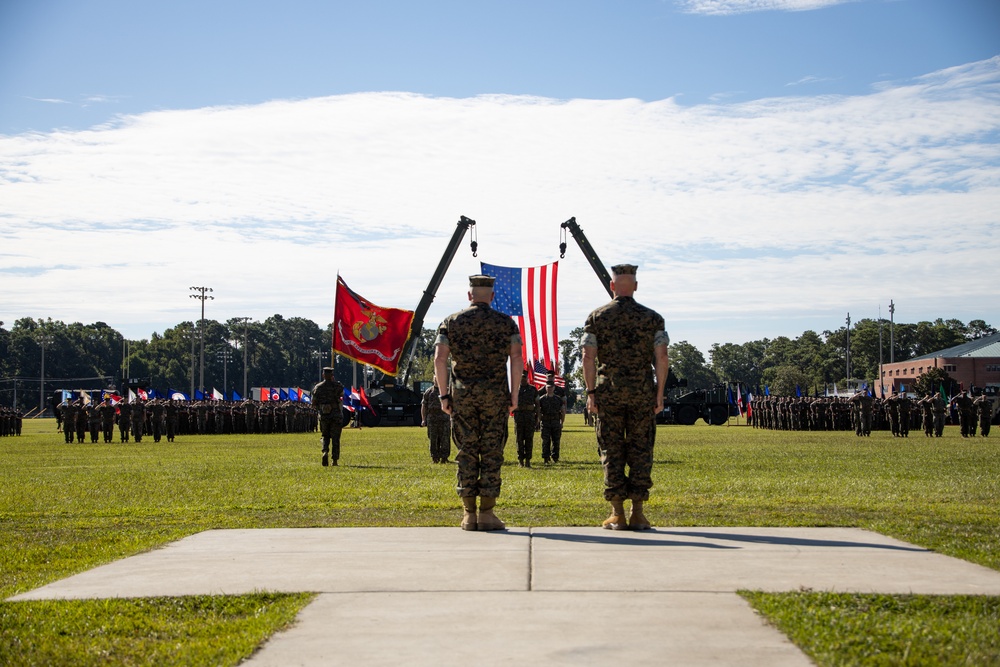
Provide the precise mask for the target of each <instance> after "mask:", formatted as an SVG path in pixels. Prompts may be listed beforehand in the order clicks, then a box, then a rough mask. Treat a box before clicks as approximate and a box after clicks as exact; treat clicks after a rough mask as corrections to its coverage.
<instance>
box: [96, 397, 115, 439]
mask: <svg viewBox="0 0 1000 667" xmlns="http://www.w3.org/2000/svg"><path fill="white" fill-rule="evenodd" d="M97 409H98V411H99V412H100V414H101V431H102V432H103V434H104V442H111V441H112V440H113V439H114V435H115V406H113V405H111V399H110V398H106V399H104V400H103V401H102V402H101V405H100V406H99V407H98V408H97Z"/></svg>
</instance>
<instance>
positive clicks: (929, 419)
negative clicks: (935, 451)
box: [917, 395, 934, 438]
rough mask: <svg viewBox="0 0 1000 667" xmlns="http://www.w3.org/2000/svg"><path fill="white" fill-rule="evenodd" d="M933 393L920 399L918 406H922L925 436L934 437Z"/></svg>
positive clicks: (922, 423)
mask: <svg viewBox="0 0 1000 667" xmlns="http://www.w3.org/2000/svg"><path fill="white" fill-rule="evenodd" d="M933 399H934V396H933V395H929V396H924V397H923V398H921V399H920V400H919V401H917V407H919V408H920V425H921V426H923V427H924V437H925V438H933V437H934V409H933Z"/></svg>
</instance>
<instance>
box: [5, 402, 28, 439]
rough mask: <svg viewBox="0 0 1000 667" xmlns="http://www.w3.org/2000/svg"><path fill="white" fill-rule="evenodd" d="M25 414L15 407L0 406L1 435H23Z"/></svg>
mask: <svg viewBox="0 0 1000 667" xmlns="http://www.w3.org/2000/svg"><path fill="white" fill-rule="evenodd" d="M23 423H24V415H22V414H21V413H20V412H19V411H18V410H15V409H13V408H0V437H4V436H8V435H21V426H22V424H23Z"/></svg>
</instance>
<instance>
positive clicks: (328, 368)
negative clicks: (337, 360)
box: [323, 366, 333, 373]
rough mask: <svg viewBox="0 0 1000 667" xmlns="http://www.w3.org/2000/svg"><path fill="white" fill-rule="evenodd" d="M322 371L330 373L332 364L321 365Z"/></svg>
mask: <svg viewBox="0 0 1000 667" xmlns="http://www.w3.org/2000/svg"><path fill="white" fill-rule="evenodd" d="M323 372H324V373H332V372H333V366H323Z"/></svg>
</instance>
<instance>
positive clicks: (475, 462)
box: [434, 302, 521, 498]
mask: <svg viewBox="0 0 1000 667" xmlns="http://www.w3.org/2000/svg"><path fill="white" fill-rule="evenodd" d="M434 344H435V345H442V344H443V345H447V346H448V348H449V351H450V352H451V389H450V391H449V393H450V394H451V409H452V436H453V437H454V440H455V447H456V448H457V449H458V454H456V456H455V460H456V462H457V463H458V484H457V487H456V488H457V490H458V495H459V496H461V497H463V498H465V497H475V496H483V497H489V498H496V497H497V496H499V495H500V466H501V465H502V464H503V448H504V445H505V444H506V442H507V414H508V409H509V408H510V404H511V403H510V386H509V384H508V382H507V357H508V355H509V353H510V349H511V346H512V345H513V344H516V345H518V346H520V344H521V334H520V332H519V331H518V328H517V324H515V323H514V320H512V319H511V318H510V316H508V315H504V314H503V313H500V312H498V311H496V310H493V308H491V307H490V305H489V304H487V303H481V302H475V303H473V304H472V305H470V306H469V307H468V308H466V309H465V310H461V311H459V312H457V313H454V314H453V315H450V316H448V317H447V318H445V320H444V321H443V322H442V323H441V326H439V327H438V334H437V339H435V341H434Z"/></svg>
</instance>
